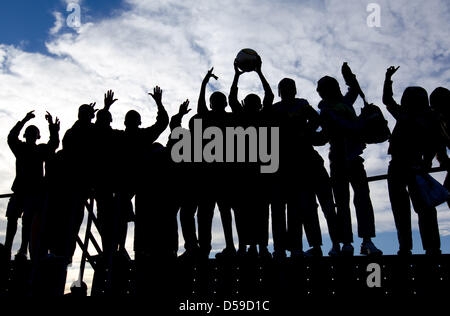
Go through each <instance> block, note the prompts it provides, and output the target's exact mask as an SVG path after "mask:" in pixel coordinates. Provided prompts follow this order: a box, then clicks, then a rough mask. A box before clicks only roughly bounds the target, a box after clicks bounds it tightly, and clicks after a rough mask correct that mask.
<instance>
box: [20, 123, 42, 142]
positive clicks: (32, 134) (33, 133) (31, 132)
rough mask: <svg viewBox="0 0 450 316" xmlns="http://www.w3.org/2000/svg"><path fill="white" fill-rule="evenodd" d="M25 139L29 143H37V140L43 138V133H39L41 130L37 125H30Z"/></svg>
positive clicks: (24, 135) (26, 130) (25, 133)
mask: <svg viewBox="0 0 450 316" xmlns="http://www.w3.org/2000/svg"><path fill="white" fill-rule="evenodd" d="M23 137H25V139H26V140H28V141H33V142H35V141H36V140H38V139H39V138H41V133H40V132H39V128H37V127H36V126H35V125H30V126H28V127H27V128H26V129H25V132H24V134H23Z"/></svg>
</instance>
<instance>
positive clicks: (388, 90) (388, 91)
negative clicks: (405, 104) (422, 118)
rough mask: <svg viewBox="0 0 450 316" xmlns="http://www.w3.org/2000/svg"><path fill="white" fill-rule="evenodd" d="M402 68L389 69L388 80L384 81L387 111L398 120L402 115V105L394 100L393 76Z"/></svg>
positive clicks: (384, 98)
mask: <svg viewBox="0 0 450 316" xmlns="http://www.w3.org/2000/svg"><path fill="white" fill-rule="evenodd" d="M398 68H400V66H398V67H397V68H395V67H394V66H391V67H389V68H388V69H387V70H386V78H385V80H384V87H383V103H384V105H386V109H387V110H388V111H389V113H391V114H392V116H393V117H394V118H395V119H397V118H398V117H399V115H400V105H399V104H398V103H397V102H396V101H395V100H394V97H393V95H394V93H393V91H392V75H393V74H395V72H396V71H397V70H398Z"/></svg>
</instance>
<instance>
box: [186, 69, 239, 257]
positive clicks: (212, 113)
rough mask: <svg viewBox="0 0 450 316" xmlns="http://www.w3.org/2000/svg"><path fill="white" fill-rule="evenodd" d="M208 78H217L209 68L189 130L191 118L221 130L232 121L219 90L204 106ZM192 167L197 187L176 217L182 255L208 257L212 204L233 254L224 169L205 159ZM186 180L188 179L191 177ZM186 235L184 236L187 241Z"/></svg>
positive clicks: (192, 127)
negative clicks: (183, 243)
mask: <svg viewBox="0 0 450 316" xmlns="http://www.w3.org/2000/svg"><path fill="white" fill-rule="evenodd" d="M211 77H213V78H215V79H217V77H216V76H215V75H214V74H213V68H211V69H210V70H209V71H208V72H207V74H206V75H205V77H204V79H203V81H202V85H201V88H200V95H199V99H198V104H197V114H196V115H194V116H193V117H192V118H191V120H190V122H189V129H190V130H191V133H192V132H193V131H194V125H195V120H197V119H201V121H202V128H203V130H204V129H206V128H208V127H210V126H215V127H218V128H220V129H221V130H223V131H224V130H225V127H226V126H229V125H230V124H231V122H232V120H231V113H228V112H226V111H225V108H226V107H227V97H226V96H225V95H224V94H223V93H222V92H219V91H215V92H213V93H212V94H211V96H210V99H209V101H210V109H208V107H207V105H206V97H205V94H206V86H207V84H208V82H209V80H210V78H211ZM202 132H203V131H202ZM192 135H193V134H192ZM202 150H203V149H202ZM194 155H195V153H194ZM193 168H194V169H193V170H191V172H192V176H193V177H195V178H196V179H197V183H199V184H200V186H199V188H197V190H196V193H195V200H196V203H195V204H196V205H194V204H190V208H189V209H187V208H184V207H183V208H182V209H181V213H180V219H181V221H182V222H181V225H182V229H183V234H184V233H185V232H186V236H185V241H186V246H187V247H186V253H185V254H183V255H182V256H183V258H184V257H189V256H191V255H192V254H193V255H194V257H199V258H203V259H205V258H208V257H209V253H210V251H211V241H212V235H211V229H212V220H213V216H214V209H215V205H216V203H217V206H218V208H219V211H220V212H221V218H222V221H223V223H224V230H225V240H226V249H227V252H228V253H227V255H233V253H234V251H233V250H234V245H233V244H232V242H233V239H232V236H231V235H230V234H231V225H230V221H231V216H229V214H230V207H231V206H230V203H229V200H228V198H229V196H227V194H226V191H227V187H228V185H227V180H226V169H224V166H223V163H215V162H212V163H208V162H205V161H202V162H196V163H195V164H194V166H193ZM190 181H192V179H191V180H190ZM196 206H198V208H197V221H198V244H199V248H197V247H196V245H195V239H196V238H195V225H193V224H194V221H193V217H194V215H195V211H196ZM186 237H188V239H187V240H186ZM188 249H189V250H188Z"/></svg>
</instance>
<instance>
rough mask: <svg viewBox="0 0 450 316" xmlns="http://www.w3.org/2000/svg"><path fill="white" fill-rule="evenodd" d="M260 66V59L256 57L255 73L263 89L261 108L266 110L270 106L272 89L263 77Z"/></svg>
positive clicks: (272, 97) (272, 96)
mask: <svg viewBox="0 0 450 316" xmlns="http://www.w3.org/2000/svg"><path fill="white" fill-rule="evenodd" d="M261 66H262V61H261V57H260V56H259V55H258V64H257V66H256V69H255V71H256V73H257V74H258V76H259V79H260V80H261V83H262V86H263V89H264V100H263V108H268V107H270V106H272V103H273V99H274V95H273V92H272V88H271V87H270V84H269V83H268V82H267V80H266V77H264V75H263V73H262V70H261Z"/></svg>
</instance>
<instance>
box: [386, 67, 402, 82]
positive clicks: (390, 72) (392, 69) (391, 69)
mask: <svg viewBox="0 0 450 316" xmlns="http://www.w3.org/2000/svg"><path fill="white" fill-rule="evenodd" d="M398 68H400V66H398V67H397V68H396V67H395V66H391V67H389V68H388V69H386V79H391V78H392V75H393V74H395V73H396V72H397V70H398Z"/></svg>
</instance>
